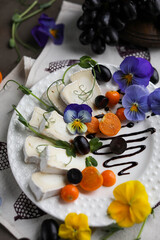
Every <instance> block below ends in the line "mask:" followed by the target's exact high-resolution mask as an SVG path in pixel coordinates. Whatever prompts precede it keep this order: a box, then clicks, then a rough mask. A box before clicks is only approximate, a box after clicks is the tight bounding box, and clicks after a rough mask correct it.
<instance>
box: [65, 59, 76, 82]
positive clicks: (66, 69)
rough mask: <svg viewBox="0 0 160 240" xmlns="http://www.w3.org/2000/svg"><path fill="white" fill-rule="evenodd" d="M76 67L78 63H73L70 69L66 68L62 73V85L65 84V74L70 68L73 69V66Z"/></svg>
mask: <svg viewBox="0 0 160 240" xmlns="http://www.w3.org/2000/svg"><path fill="white" fill-rule="evenodd" d="M76 65H78V63H74V64H73V65H71V66H70V67H68V68H67V69H66V71H65V72H64V74H63V77H62V83H63V84H65V83H64V78H65V75H66V73H67V72H68V71H69V70H70V69H71V68H72V67H74V66H76Z"/></svg>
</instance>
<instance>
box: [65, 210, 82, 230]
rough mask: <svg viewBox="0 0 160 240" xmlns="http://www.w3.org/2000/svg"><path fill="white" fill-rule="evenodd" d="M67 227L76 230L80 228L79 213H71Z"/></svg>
mask: <svg viewBox="0 0 160 240" xmlns="http://www.w3.org/2000/svg"><path fill="white" fill-rule="evenodd" d="M65 224H66V226H71V227H73V228H74V229H78V228H79V220H78V215H77V213H69V214H68V215H67V216H66V218H65Z"/></svg>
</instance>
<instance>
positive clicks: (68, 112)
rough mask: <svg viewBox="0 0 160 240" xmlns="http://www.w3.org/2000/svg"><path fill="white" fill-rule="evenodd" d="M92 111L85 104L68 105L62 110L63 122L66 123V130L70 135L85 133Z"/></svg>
mask: <svg viewBox="0 0 160 240" xmlns="http://www.w3.org/2000/svg"><path fill="white" fill-rule="evenodd" d="M91 117H92V109H91V108H90V107H89V106H88V105H86V104H81V105H79V104H74V103H73V104H69V105H68V106H67V107H66V109H65V110H64V117H63V118H64V121H65V122H66V123H67V129H68V130H69V132H70V133H71V134H76V133H80V134H81V133H85V132H86V131H87V126H86V125H85V123H87V122H90V121H91Z"/></svg>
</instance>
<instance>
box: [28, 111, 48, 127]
mask: <svg viewBox="0 0 160 240" xmlns="http://www.w3.org/2000/svg"><path fill="white" fill-rule="evenodd" d="M45 112H46V111H45V110H44V109H42V108H40V107H35V108H34V111H33V113H32V117H31V120H30V121H29V124H30V125H31V126H32V127H34V128H36V129H38V128H39V126H40V123H41V121H42V119H43V114H44V113H45Z"/></svg>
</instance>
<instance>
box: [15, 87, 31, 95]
mask: <svg viewBox="0 0 160 240" xmlns="http://www.w3.org/2000/svg"><path fill="white" fill-rule="evenodd" d="M18 89H20V90H21V91H22V92H23V93H24V94H26V95H30V94H31V92H32V91H31V90H30V89H29V88H27V87H25V86H23V85H19V87H18Z"/></svg>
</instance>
